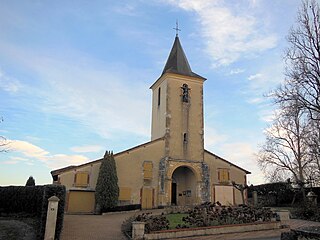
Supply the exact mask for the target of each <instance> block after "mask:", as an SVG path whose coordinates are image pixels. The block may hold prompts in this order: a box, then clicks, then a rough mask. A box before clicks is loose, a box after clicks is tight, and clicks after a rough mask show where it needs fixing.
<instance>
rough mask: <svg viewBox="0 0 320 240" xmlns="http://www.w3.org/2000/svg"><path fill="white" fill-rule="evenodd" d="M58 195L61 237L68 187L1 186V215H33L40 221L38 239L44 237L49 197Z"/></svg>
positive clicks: (58, 231) (58, 217)
mask: <svg viewBox="0 0 320 240" xmlns="http://www.w3.org/2000/svg"><path fill="white" fill-rule="evenodd" d="M53 195H55V196H57V197H58V198H59V199H60V201H59V204H58V213H57V223H56V236H55V239H59V238H60V234H61V230H62V226H63V216H64V206H65V198H66V188H65V187H64V186H62V185H43V186H9V187H0V216H14V217H33V218H35V219H36V220H37V221H39V224H38V229H36V230H37V239H43V238H44V234H45V225H46V218H47V209H48V199H49V198H50V197H51V196H53Z"/></svg>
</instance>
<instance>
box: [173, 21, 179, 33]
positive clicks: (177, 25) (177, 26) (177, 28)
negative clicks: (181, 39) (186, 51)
mask: <svg viewBox="0 0 320 240" xmlns="http://www.w3.org/2000/svg"><path fill="white" fill-rule="evenodd" d="M173 29H174V30H176V37H178V33H179V31H181V29H179V24H178V20H176V27H175V28H173Z"/></svg>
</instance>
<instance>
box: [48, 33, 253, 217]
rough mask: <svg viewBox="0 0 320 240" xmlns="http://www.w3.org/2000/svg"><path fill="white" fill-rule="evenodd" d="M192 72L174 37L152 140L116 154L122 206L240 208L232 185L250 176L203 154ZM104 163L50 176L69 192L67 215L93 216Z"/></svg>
mask: <svg viewBox="0 0 320 240" xmlns="http://www.w3.org/2000/svg"><path fill="white" fill-rule="evenodd" d="M205 80H206V79H205V78H203V77H201V76H200V75H198V74H196V73H194V72H192V70H191V68H190V66H189V63H188V60H187V58H186V55H185V53H184V51H183V49H182V46H181V44H180V40H179V37H178V36H176V38H175V41H174V44H173V47H172V49H171V52H170V54H169V57H168V60H167V63H166V65H165V67H164V70H163V72H162V74H161V76H160V77H159V78H158V79H157V80H156V81H155V82H154V84H153V85H152V86H151V87H150V89H151V90H152V126H151V141H149V142H147V143H144V144H141V145H139V146H136V147H133V148H130V149H127V150H125V151H122V152H119V153H117V154H115V155H114V158H115V162H116V167H117V175H118V185H119V190H120V194H119V204H120V205H132V204H141V207H142V208H143V209H151V208H157V207H162V206H171V205H179V206H181V205H182V206H183V205H195V204H200V203H203V202H216V201H219V202H221V203H222V204H227V205H228V204H231V205H233V204H241V203H242V198H241V194H240V192H239V191H238V190H237V189H235V188H234V187H233V186H232V184H231V182H232V181H235V182H236V183H240V184H246V182H247V179H246V175H247V174H250V172H248V171H247V170H245V169H242V168H240V167H238V166H236V165H235V164H233V163H231V162H230V161H227V160H225V159H223V158H221V157H219V156H217V155H215V154H213V153H211V152H210V151H208V150H206V149H204V116H203V84H204V81H205ZM101 160H102V159H98V160H95V161H92V162H89V163H85V164H82V165H79V166H68V167H65V168H62V169H58V170H54V171H52V172H51V174H52V177H53V181H54V183H56V184H62V185H65V186H66V188H67V209H66V210H67V212H70V213H72V212H74V213H76V212H93V211H94V205H95V200H94V191H95V186H96V182H97V178H98V174H99V168H100V164H101Z"/></svg>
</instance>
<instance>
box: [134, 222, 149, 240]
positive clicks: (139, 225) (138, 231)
mask: <svg viewBox="0 0 320 240" xmlns="http://www.w3.org/2000/svg"><path fill="white" fill-rule="evenodd" d="M145 224H146V223H145V222H132V239H134V240H138V239H143V236H144V226H145Z"/></svg>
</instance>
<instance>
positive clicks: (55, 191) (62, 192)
mask: <svg viewBox="0 0 320 240" xmlns="http://www.w3.org/2000/svg"><path fill="white" fill-rule="evenodd" d="M43 190H44V191H43V197H42V207H41V215H40V230H39V231H38V239H43V238H44V234H45V228H46V220H47V211H48V199H49V198H50V197H51V196H57V197H58V198H59V199H60V201H59V204H58V212H57V223H56V232H55V239H60V234H61V231H62V227H63V217H64V208H65V199H66V188H65V186H63V185H53V184H52V185H45V186H44V189H43Z"/></svg>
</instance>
